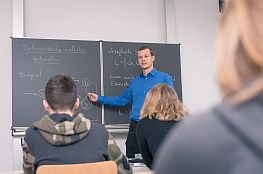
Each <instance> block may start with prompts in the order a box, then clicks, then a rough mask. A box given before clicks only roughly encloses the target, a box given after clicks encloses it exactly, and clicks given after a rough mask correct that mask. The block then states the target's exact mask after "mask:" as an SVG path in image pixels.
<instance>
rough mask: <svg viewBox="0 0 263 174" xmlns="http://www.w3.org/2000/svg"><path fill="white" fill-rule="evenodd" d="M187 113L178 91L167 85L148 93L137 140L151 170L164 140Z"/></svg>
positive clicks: (141, 114)
mask: <svg viewBox="0 0 263 174" xmlns="http://www.w3.org/2000/svg"><path fill="white" fill-rule="evenodd" d="M186 112H187V109H186V107H185V106H184V105H183V104H182V103H181V101H180V100H179V99H178V97H177V94H176V91H175V90H174V89H173V88H171V87H169V86H168V85H166V84H157V85H155V86H154V87H153V88H152V89H151V90H150V91H149V92H148V93H147V95H146V98H145V101H144V104H143V107H142V109H141V112H140V122H139V123H138V125H137V139H138V144H139V149H140V152H141V154H142V157H143V161H144V163H145V164H146V165H147V166H148V167H149V168H151V165H152V161H153V160H154V158H155V154H156V152H157V150H158V147H159V145H160V143H161V142H162V140H163V138H164V137H165V135H166V134H167V133H168V131H169V130H170V128H171V127H172V126H174V125H175V124H176V123H177V121H179V120H181V119H182V118H183V116H184V115H185V114H186Z"/></svg>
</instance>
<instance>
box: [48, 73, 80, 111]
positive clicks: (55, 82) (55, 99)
mask: <svg viewBox="0 0 263 174" xmlns="http://www.w3.org/2000/svg"><path fill="white" fill-rule="evenodd" d="M45 99H46V101H47V102H48V104H49V106H50V107H51V108H52V109H53V110H55V111H56V110H63V109H71V110H72V109H73V107H74V104H75V102H76V100H77V87H76V84H75V83H74V81H73V80H72V78H71V77H70V76H68V75H62V74H58V75H55V76H53V77H51V78H50V79H49V80H48V82H47V84H46V88H45Z"/></svg>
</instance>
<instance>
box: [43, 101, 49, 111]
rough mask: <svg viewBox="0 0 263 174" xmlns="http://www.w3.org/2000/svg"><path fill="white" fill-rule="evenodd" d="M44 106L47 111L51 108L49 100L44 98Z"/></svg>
mask: <svg viewBox="0 0 263 174" xmlns="http://www.w3.org/2000/svg"><path fill="white" fill-rule="evenodd" d="M43 107H44V109H45V110H46V111H48V110H49V109H50V106H49V104H48V102H47V100H46V99H44V100H43Z"/></svg>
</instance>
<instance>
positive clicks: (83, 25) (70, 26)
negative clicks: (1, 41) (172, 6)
mask: <svg viewBox="0 0 263 174" xmlns="http://www.w3.org/2000/svg"><path fill="white" fill-rule="evenodd" d="M165 30H166V28H165V8H164V1H163V0H143V1H142V0H129V1H127V0H126V1H123V0H110V1H109V0H96V1H94V0H67V1H65V0H55V1H54V0H45V1H43V0H25V36H27V37H38V38H65V39H84V40H112V41H142V42H165V41H166V37H165V36H166V33H165Z"/></svg>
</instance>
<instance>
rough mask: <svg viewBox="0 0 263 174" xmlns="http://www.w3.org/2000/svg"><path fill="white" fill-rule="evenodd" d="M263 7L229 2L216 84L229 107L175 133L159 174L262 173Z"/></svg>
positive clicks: (250, 0)
mask: <svg viewBox="0 0 263 174" xmlns="http://www.w3.org/2000/svg"><path fill="white" fill-rule="evenodd" d="M262 19H263V1H262V0H226V1H225V6H224V9H223V14H222V17H221V20H220V24H219V31H218V38H217V39H218V54H217V55H218V59H217V61H218V62H217V65H218V67H217V79H218V83H219V86H220V88H221V90H222V94H223V96H224V102H223V103H222V104H220V105H218V106H216V107H214V108H212V109H211V110H210V111H208V112H205V113H202V114H199V115H193V116H192V117H189V118H186V119H185V120H183V121H182V122H181V124H180V125H179V126H178V127H175V128H174V129H173V130H171V133H169V135H168V136H167V139H166V140H165V141H164V143H163V145H162V146H161V148H160V149H161V151H160V153H159V154H158V158H157V160H156V161H155V162H154V171H155V173H156V174H164V173H167V174H168V173H179V174H186V173H187V174H192V173H193V174H196V173H198V174H199V173H202V174H247V173H250V174H261V173H262V172H263V136H262V132H263V126H262V125H263V44H262V43H263V20H262Z"/></svg>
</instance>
